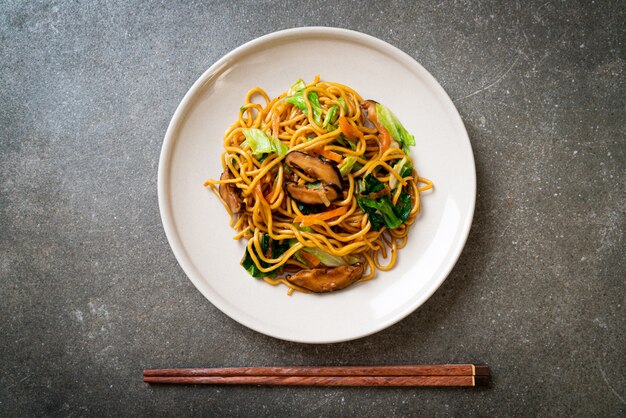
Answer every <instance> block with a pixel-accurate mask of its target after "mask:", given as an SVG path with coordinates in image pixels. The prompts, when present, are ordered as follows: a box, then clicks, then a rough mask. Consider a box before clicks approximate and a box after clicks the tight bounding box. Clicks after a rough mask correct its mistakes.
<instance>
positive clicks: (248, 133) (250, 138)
mask: <svg viewBox="0 0 626 418" xmlns="http://www.w3.org/2000/svg"><path fill="white" fill-rule="evenodd" d="M241 131H242V132H243V134H244V136H245V137H246V140H245V141H244V142H242V143H241V146H242V147H245V146H246V145H247V146H249V147H250V149H251V150H252V154H253V155H254V157H255V158H261V157H262V156H263V154H271V153H273V152H275V153H276V154H278V156H280V157H283V156H284V155H285V154H287V151H289V147H288V146H287V145H285V144H284V143H283V142H282V141H281V140H279V139H278V138H274V137H272V136H268V135H267V134H265V132H263V131H262V130H260V129H257V128H244V129H242V130H241Z"/></svg>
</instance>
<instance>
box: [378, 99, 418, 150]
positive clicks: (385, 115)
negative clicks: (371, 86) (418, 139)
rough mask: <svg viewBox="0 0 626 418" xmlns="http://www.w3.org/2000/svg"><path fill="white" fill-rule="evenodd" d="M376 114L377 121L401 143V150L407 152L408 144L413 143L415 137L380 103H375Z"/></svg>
mask: <svg viewBox="0 0 626 418" xmlns="http://www.w3.org/2000/svg"><path fill="white" fill-rule="evenodd" d="M376 116H377V118H378V122H379V123H380V124H381V125H383V127H384V128H385V129H386V130H388V131H389V133H390V134H391V136H392V137H393V139H395V140H396V141H398V142H399V143H400V144H401V145H402V150H403V151H404V152H405V153H408V152H409V145H415V138H414V137H413V135H411V134H410V133H409V132H408V131H407V130H406V129H404V126H403V125H402V123H400V121H399V120H398V118H397V117H396V116H395V115H394V114H393V113H392V112H391V110H389V109H388V108H386V107H385V106H383V105H381V104H380V103H376Z"/></svg>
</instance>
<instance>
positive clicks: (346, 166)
mask: <svg viewBox="0 0 626 418" xmlns="http://www.w3.org/2000/svg"><path fill="white" fill-rule="evenodd" d="M356 162H357V161H356V157H353V156H350V157H346V158H345V159H344V160H343V163H342V164H341V166H340V167H339V172H340V173H341V176H342V177H345V176H347V175H348V174H349V173H350V172H351V171H352V167H354V164H355V163H356Z"/></svg>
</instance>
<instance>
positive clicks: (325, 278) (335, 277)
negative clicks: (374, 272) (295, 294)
mask: <svg viewBox="0 0 626 418" xmlns="http://www.w3.org/2000/svg"><path fill="white" fill-rule="evenodd" d="M364 272H365V265H364V264H363V263H356V264H354V265H352V266H339V267H322V268H314V269H306V270H300V271H299V272H297V273H296V274H294V275H293V276H287V281H288V282H289V283H292V284H295V285H296V286H300V287H303V288H305V289H307V290H310V291H311V292H315V293H324V292H332V291H334V290H340V289H343V288H345V287H348V286H350V285H351V284H352V283H354V282H356V281H357V280H359V279H360V278H361V276H363V273H364Z"/></svg>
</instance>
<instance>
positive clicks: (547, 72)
mask: <svg viewBox="0 0 626 418" xmlns="http://www.w3.org/2000/svg"><path fill="white" fill-rule="evenodd" d="M624 21H626V13H625V6H624V3H623V2H620V1H619V0H618V1H595V2H593V1H591V2H590V1H581V2H570V1H543V0H542V1H539V2H536V1H530V2H521V1H515V2H514V1H501V2H484V3H479V2H459V1H443V2H428V1H421V2H384V1H378V2H372V3H371V4H370V5H368V6H365V5H359V4H357V3H356V2H355V3H348V2H336V1H332V2H323V1H314V2H307V1H303V0H302V1H294V2H287V3H279V2H261V3H253V2H230V1H223V2H212V3H206V4H205V3H204V2H193V3H187V2H171V1H164V2H159V3H147V2H146V3H144V2H123V1H120V2H55V1H50V2H30V1H28V2H26V1H24V2H12V1H4V2H2V4H1V5H0V95H1V99H0V415H5V416H15V415H25V416H26V415H28V416H42V415H51V416H113V415H140V416H142V415H148V414H158V415H166V416H174V415H190V416H193V415H198V416H201V415H220V416H231V415H232V416H246V415H248V416H251V415H252V414H254V415H258V416H281V415H292V416H298V415H302V416H332V415H342V416H346V415H355V416H372V417H379V416H404V415H423V416H448V415H454V416H508V415H511V416H569V415H575V416H624V414H625V413H626V407H625V398H626V379H625V376H626V373H625V372H626V356H625V355H624V342H625V333H624V329H625V321H624V319H625V317H626V315H625V314H626V310H625V303H626V302H625V291H624V290H625V286H624V279H625V275H626V274H625V273H626V265H625V260H624V250H625V248H624V244H625V241H624V229H625V228H624V227H625V221H624V211H625V209H624V208H625V203H626V193H625V179H626V177H625V175H626V172H625V171H626V161H625V159H626V155H625V154H626V141H625V130H626V123H625V120H626V119H625V115H626V113H625V111H626V91H625V88H624V69H625V59H626V56H625V52H626V51H625V48H624V40H625V39H626V33H625V30H624ZM309 25H327V26H338V27H346V28H349V29H354V30H358V31H362V32H365V33H368V34H371V35H374V36H376V37H379V38H381V39H383V40H385V41H388V42H390V43H391V44H393V45H395V46H397V47H399V48H400V49H402V50H404V51H406V52H407V53H408V54H409V55H411V56H412V57H414V58H415V59H417V60H418V61H419V62H420V63H421V64H422V65H424V67H426V69H428V70H429V71H430V72H431V73H432V74H433V75H434V76H435V77H436V78H437V79H438V80H439V81H440V82H441V84H442V85H443V86H444V88H445V89H446V90H447V92H448V93H449V94H450V96H451V97H452V100H453V101H454V103H455V104H456V106H457V107H458V109H459V111H460V113H461V115H462V117H463V120H464V122H465V125H466V126H467V129H468V132H469V135H470V138H471V141H472V144H473V147H474V152H475V158H476V165H477V174H478V200H477V208H476V215H475V219H474V225H473V227H472V231H471V234H470V237H469V240H468V243H467V245H466V247H465V250H464V251H463V254H462V257H461V259H460V261H459V262H458V264H457V266H456V267H455V269H454V270H453V272H452V274H451V275H450V276H449V278H448V279H447V281H446V282H445V283H444V285H443V286H442V288H441V289H440V290H439V291H438V292H437V293H436V294H435V295H434V296H433V297H432V298H431V299H430V300H429V301H428V302H427V303H426V304H425V305H424V306H422V307H421V308H420V309H418V310H417V311H416V312H415V313H413V314H412V315H410V316H409V317H407V318H406V319H405V320H403V321H401V322H400V323H398V324H396V325H395V326H392V327H391V328H389V329H387V330H384V331H382V332H380V333H378V334H375V335H373V336H370V337H367V338H363V339H360V340H357V341H353V342H347V343H342V344H336V345H318V346H316V345H301V344H295V343H288V342H283V341H279V340H275V339H273V338H270V337H266V336H264V335H261V334H258V333H256V332H254V331H251V330H248V329H246V328H244V327H243V326H241V325H239V324H238V323H236V322H234V321H233V320H231V319H229V318H228V317H226V316H225V315H224V314H222V313H221V312H220V311H218V310H217V309H216V308H215V307H213V306H212V305H211V304H210V303H209V302H208V301H206V300H205V299H204V298H203V296H202V295H201V294H200V293H199V292H198V291H197V290H196V289H195V288H194V287H193V285H192V284H191V282H190V281H189V280H188V279H187V278H186V276H185V275H184V273H183V272H182V271H181V269H180V268H179V267H178V265H177V263H176V260H175V259H174V256H173V254H172V252H171V251H170V248H169V246H168V244H167V241H166V238H165V235H164V232H163V230H162V227H161V221H160V218H159V212H158V205H157V191H156V179H157V176H156V174H157V165H158V156H159V152H160V146H161V142H162V139H163V136H164V134H165V130H166V127H167V125H168V123H169V120H170V118H171V116H172V114H173V112H174V110H175V108H176V106H177V105H178V103H179V101H180V99H181V98H182V96H183V95H184V94H185V92H186V91H187V89H188V88H189V87H190V85H191V84H192V83H193V81H195V80H196V78H197V77H198V76H199V75H200V74H201V73H202V72H203V71H204V70H206V69H207V68H208V67H209V66H210V65H211V64H212V63H213V62H215V61H216V60H217V59H218V58H219V57H221V56H222V55H223V54H225V53H226V52H228V51H230V50H231V49H233V48H234V47H236V46H238V45H240V44H242V43H244V42H246V41H248V40H251V39H253V38H255V37H257V36H260V35H263V34H266V33H269V32H272V31H275V30H279V29H284V28H290V27H295V26H309ZM440 362H484V363H488V364H490V365H491V367H492V371H493V375H494V376H493V383H492V385H491V387H489V388H486V389H481V390H457V389H455V390H451V389H447V390H446V389H443V390H442V389H418V390H414V389H393V388H391V389H381V388H361V389H358V388H345V389H331V388H269V387H208V386H205V387H200V386H198V387H191V386H187V387H171V386H170V387H153V386H149V385H146V384H144V383H142V380H141V371H142V369H144V368H148V367H172V366H227V365H231V366H236V365H292V364H325V365H346V364H403V363H440Z"/></svg>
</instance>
